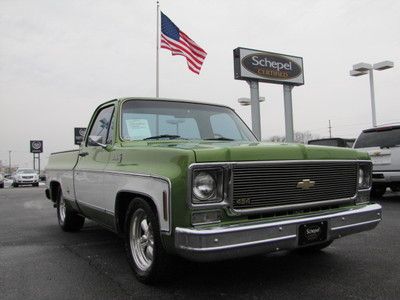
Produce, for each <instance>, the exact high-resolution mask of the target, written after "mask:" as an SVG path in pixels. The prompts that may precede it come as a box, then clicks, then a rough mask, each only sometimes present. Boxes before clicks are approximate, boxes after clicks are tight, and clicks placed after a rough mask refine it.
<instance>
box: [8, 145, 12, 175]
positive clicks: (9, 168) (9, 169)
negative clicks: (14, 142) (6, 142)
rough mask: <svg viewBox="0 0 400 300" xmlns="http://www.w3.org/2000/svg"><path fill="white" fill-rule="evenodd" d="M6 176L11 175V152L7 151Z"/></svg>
mask: <svg viewBox="0 0 400 300" xmlns="http://www.w3.org/2000/svg"><path fill="white" fill-rule="evenodd" d="M8 174H10V175H11V150H8Z"/></svg>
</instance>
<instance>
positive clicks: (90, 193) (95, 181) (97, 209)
mask: <svg viewBox="0 0 400 300" xmlns="http://www.w3.org/2000/svg"><path fill="white" fill-rule="evenodd" d="M114 110H115V107H114V104H111V105H110V104H108V105H105V106H103V107H101V108H99V109H98V110H97V111H96V112H95V116H94V118H92V121H91V124H89V127H88V133H87V134H86V137H85V141H84V143H82V144H81V147H80V150H79V158H78V163H77V165H76V167H75V170H74V186H75V197H76V200H77V202H78V205H79V208H80V209H81V210H82V212H83V213H84V214H85V215H87V216H88V217H90V218H92V219H94V220H96V221H98V222H101V223H103V224H104V225H111V224H113V223H112V222H113V221H112V218H111V216H110V214H109V213H107V211H106V210H105V207H104V201H105V199H104V194H105V191H104V169H105V167H106V165H107V163H108V161H109V159H110V149H111V148H112V143H113V130H114V128H113V127H114V119H115V118H114V117H113V116H114ZM110 222H111V224H110Z"/></svg>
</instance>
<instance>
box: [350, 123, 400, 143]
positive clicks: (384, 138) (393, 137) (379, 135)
mask: <svg viewBox="0 0 400 300" xmlns="http://www.w3.org/2000/svg"><path fill="white" fill-rule="evenodd" d="M398 145H400V126H396V127H387V128H377V129H370V130H365V131H363V132H362V133H361V134H360V136H359V138H358V139H357V141H356V143H355V145H354V148H368V147H392V146H398Z"/></svg>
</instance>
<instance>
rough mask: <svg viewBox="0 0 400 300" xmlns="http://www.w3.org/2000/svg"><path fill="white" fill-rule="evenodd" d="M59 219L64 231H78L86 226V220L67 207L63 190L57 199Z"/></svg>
mask: <svg viewBox="0 0 400 300" xmlns="http://www.w3.org/2000/svg"><path fill="white" fill-rule="evenodd" d="M57 219H58V224H59V225H60V227H61V229H62V230H64V231H78V230H80V229H81V228H82V227H83V224H85V218H84V217H82V216H81V215H78V213H77V212H76V211H74V210H72V209H71V208H69V207H68V206H67V205H66V203H65V199H64V197H63V195H62V191H61V189H60V190H59V194H58V198H57Z"/></svg>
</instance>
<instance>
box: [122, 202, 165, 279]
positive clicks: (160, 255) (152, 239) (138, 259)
mask: <svg viewBox="0 0 400 300" xmlns="http://www.w3.org/2000/svg"><path fill="white" fill-rule="evenodd" d="M124 228H125V250H126V254H127V257H128V261H129V264H130V266H131V268H132V270H133V272H134V273H135V276H136V278H137V279H138V280H139V281H140V282H142V283H146V284H152V283H157V282H160V281H162V280H164V279H166V277H167V276H166V275H167V269H168V266H169V264H170V262H171V260H170V259H171V258H170V257H169V255H168V254H167V253H166V252H165V250H164V247H163V245H162V242H161V236H160V226H159V224H158V219H157V214H156V213H155V212H154V211H153V210H152V208H151V206H150V205H149V203H148V202H146V201H145V200H143V199H142V198H135V199H133V200H132V202H131V203H130V204H129V207H128V210H127V213H126V218H125V227H124Z"/></svg>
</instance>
